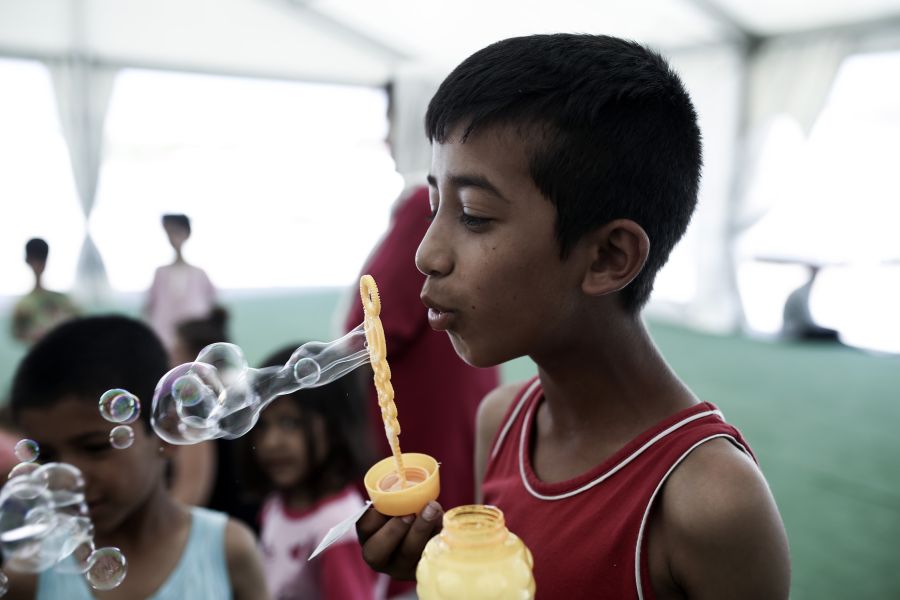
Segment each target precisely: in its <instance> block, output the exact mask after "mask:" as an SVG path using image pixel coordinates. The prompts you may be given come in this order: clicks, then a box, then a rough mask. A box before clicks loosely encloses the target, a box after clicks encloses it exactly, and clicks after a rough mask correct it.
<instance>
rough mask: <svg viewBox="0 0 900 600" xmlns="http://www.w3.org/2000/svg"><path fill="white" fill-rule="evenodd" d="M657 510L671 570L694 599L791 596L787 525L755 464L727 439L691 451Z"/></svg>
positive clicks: (673, 474) (687, 593)
mask: <svg viewBox="0 0 900 600" xmlns="http://www.w3.org/2000/svg"><path fill="white" fill-rule="evenodd" d="M659 508H660V512H659V513H658V514H657V515H656V518H657V522H658V524H659V531H660V536H661V540H660V541H662V542H663V546H664V547H665V554H666V557H667V561H668V566H669V572H670V573H671V576H672V579H673V580H674V584H675V585H676V586H677V587H678V588H680V589H681V590H682V591H683V592H684V594H685V596H686V597H687V598H690V599H691V600H706V599H713V598H714V599H716V600H722V599H733V600H742V599H747V600H750V599H756V598H768V599H772V600H779V599H787V598H788V594H789V590H790V557H789V553H788V542H787V536H786V534H785V531H784V525H783V524H782V522H781V517H780V515H779V514H778V508H777V507H776V506H775V501H774V499H773V498H772V493H771V492H770V491H769V487H768V485H767V484H766V480H765V479H764V478H763V475H762V473H761V472H760V470H759V468H758V467H757V466H756V464H755V463H754V462H753V461H752V459H750V458H749V457H748V456H747V455H746V454H744V453H743V452H741V451H740V450H739V449H737V448H736V447H735V446H733V445H732V444H731V443H730V442H728V441H727V440H712V441H710V442H707V443H706V444H703V445H702V446H700V447H698V448H697V449H696V450H694V451H693V452H692V453H691V454H690V456H689V457H688V458H687V459H686V460H685V461H684V463H682V465H681V466H679V468H678V469H676V470H675V471H674V472H673V473H672V475H671V477H670V478H669V480H668V482H667V483H666V486H665V488H664V491H663V497H662V502H661V505H660V507H659Z"/></svg>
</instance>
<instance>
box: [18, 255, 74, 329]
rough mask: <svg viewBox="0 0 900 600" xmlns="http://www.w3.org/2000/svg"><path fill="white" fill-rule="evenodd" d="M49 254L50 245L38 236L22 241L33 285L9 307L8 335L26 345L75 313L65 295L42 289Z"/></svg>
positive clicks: (72, 305)
mask: <svg viewBox="0 0 900 600" xmlns="http://www.w3.org/2000/svg"><path fill="white" fill-rule="evenodd" d="M49 254H50V246H49V245H48V244H47V242H45V241H44V240H42V239H40V238H32V239H30V240H28V242H27V243H26V244H25V262H26V263H27V264H28V266H29V267H31V270H32V272H33V273H34V288H33V289H32V290H31V291H30V292H29V293H28V294H27V295H25V296H24V297H23V298H22V299H20V300H19V301H18V302H16V305H15V307H14V308H13V317H12V334H13V337H14V338H16V339H17V340H19V341H20V342H24V343H26V344H33V343H34V342H36V341H38V340H39V339H40V338H41V337H43V335H44V334H45V333H47V332H48V331H49V330H51V329H53V328H54V327H56V326H57V325H59V324H60V323H62V322H63V321H66V320H68V319H70V318H72V317H74V316H75V315H77V314H78V310H77V309H76V308H75V305H74V304H73V303H72V301H71V300H69V297H68V296H66V295H65V294H62V293H60V292H52V291H50V290H48V289H45V288H44V285H43V283H42V279H41V278H42V276H43V274H44V269H46V268H47V256H48V255H49Z"/></svg>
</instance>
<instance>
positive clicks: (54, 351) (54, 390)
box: [10, 315, 169, 429]
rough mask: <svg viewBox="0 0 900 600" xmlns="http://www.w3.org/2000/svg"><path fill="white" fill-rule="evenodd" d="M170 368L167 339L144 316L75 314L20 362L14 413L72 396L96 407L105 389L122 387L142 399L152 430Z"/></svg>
mask: <svg viewBox="0 0 900 600" xmlns="http://www.w3.org/2000/svg"><path fill="white" fill-rule="evenodd" d="M168 368H169V362H168V357H167V355H166V351H165V348H163V345H162V342H160V341H159V338H157V337H156V334H154V333H153V331H151V330H150V328H148V327H147V326H146V325H144V324H143V323H141V322H140V321H136V320H134V319H131V318H128V317H123V316H116V315H110V316H96V317H85V318H80V319H73V320H71V321H67V322H65V323H63V324H61V325H59V326H58V327H56V328H54V329H53V330H52V331H50V332H49V333H47V335H45V336H44V337H43V338H41V339H40V340H39V341H38V342H37V343H36V344H35V345H34V346H33V347H32V348H31V350H29V352H28V354H26V355H25V358H24V359H22V362H21V363H19V366H18V369H17V370H16V374H15V376H14V377H13V383H12V391H11V393H10V408H11V410H12V416H13V419H14V420H15V421H18V419H19V417H20V416H21V413H22V411H23V410H28V409H38V408H42V407H49V406H53V405H54V404H56V403H58V402H60V401H61V400H64V399H66V398H70V397H75V398H77V399H79V400H83V401H85V402H93V403H94V406H97V403H98V401H99V400H100V396H101V395H102V394H103V392H105V391H107V390H109V389H113V388H122V389H126V390H128V391H129V392H131V393H132V394H134V395H136V396H137V397H138V398H139V399H140V401H141V420H142V421H144V424H145V425H146V426H147V427H148V429H149V427H150V408H151V404H152V401H153V391H154V389H155V388H156V383H157V382H158V381H159V379H160V378H161V377H162V376H163V375H165V373H166V371H168ZM98 410H99V408H98Z"/></svg>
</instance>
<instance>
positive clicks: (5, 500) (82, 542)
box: [0, 463, 126, 590]
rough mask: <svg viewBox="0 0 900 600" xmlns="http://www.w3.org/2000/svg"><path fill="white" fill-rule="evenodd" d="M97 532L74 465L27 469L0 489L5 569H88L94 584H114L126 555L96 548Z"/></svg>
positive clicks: (0, 547) (122, 572)
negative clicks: (95, 533) (94, 538)
mask: <svg viewBox="0 0 900 600" xmlns="http://www.w3.org/2000/svg"><path fill="white" fill-rule="evenodd" d="M23 464H33V463H23ZM93 537H94V525H93V523H91V520H90V518H89V517H88V508H87V505H86V504H85V502H84V478H83V477H82V475H81V472H80V471H79V470H78V469H77V468H75V467H73V466H72V465H68V464H65V463H48V464H46V465H42V466H39V467H37V468H35V469H32V470H31V471H30V472H25V471H24V470H23V471H22V472H20V473H19V474H17V475H15V476H14V477H12V478H11V479H10V480H9V481H7V483H6V485H4V486H3V488H2V489H0V553H2V555H3V557H4V559H5V564H4V567H5V568H6V569H9V570H13V571H19V572H23V573H40V572H42V571H45V570H47V569H50V568H55V569H58V570H59V571H61V572H64V573H80V574H85V577H86V579H88V582H89V583H90V584H91V585H92V586H93V587H94V588H95V589H100V590H108V589H112V588H113V587H115V586H117V585H119V583H121V582H122V579H123V578H124V577H125V571H126V563H125V558H124V557H123V556H122V553H121V552H119V551H118V550H117V549H115V548H101V549H100V550H97V551H95V550H94V540H93Z"/></svg>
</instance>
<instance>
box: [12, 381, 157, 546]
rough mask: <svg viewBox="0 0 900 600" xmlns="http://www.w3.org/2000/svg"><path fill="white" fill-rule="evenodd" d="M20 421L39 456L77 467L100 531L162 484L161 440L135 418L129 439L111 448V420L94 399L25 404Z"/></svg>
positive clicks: (113, 524) (127, 514)
mask: <svg viewBox="0 0 900 600" xmlns="http://www.w3.org/2000/svg"><path fill="white" fill-rule="evenodd" d="M145 410H149V407H146V408H145ZM20 425H21V428H22V431H23V433H24V434H25V435H26V436H27V437H29V438H31V439H33V440H35V441H36V442H37V443H38V444H39V446H40V456H39V458H38V460H39V461H40V462H42V463H47V462H63V463H68V464H70V465H73V466H75V467H77V468H78V469H79V470H80V471H81V472H82V474H83V475H84V479H85V500H86V501H87V504H88V508H89V509H90V516H91V520H92V521H93V523H94V528H95V529H96V531H97V533H98V534H100V535H103V534H105V533H108V532H111V531H114V530H116V529H117V528H118V527H120V526H121V525H122V524H123V523H124V522H125V521H126V519H128V518H129V517H130V516H131V515H132V514H133V513H134V512H135V511H136V510H139V509H140V508H141V507H142V506H143V505H144V503H145V502H146V501H147V499H148V498H150V496H151V494H152V493H153V492H154V491H155V490H156V489H157V487H158V486H162V485H164V482H163V466H164V461H163V458H162V456H161V453H160V447H161V444H162V442H160V440H158V439H156V437H155V436H154V435H152V434H151V433H150V432H148V431H147V429H146V428H145V426H144V424H143V423H142V422H140V421H138V422H136V423H133V424H132V425H131V427H132V429H133V430H134V443H133V444H132V445H131V446H130V447H128V448H125V449H123V450H117V449H115V448H113V447H112V446H111V445H110V443H109V432H110V430H111V429H112V428H113V427H114V426H115V424H114V423H110V422H108V421H106V420H104V419H103V417H101V416H100V412H99V410H98V409H97V403H96V402H87V401H85V400H82V399H78V398H68V399H65V400H62V401H60V402H58V403H56V404H54V405H52V406H50V407H42V408H39V409H26V410H23V411H22V413H21V419H20Z"/></svg>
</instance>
